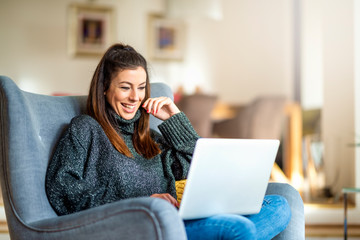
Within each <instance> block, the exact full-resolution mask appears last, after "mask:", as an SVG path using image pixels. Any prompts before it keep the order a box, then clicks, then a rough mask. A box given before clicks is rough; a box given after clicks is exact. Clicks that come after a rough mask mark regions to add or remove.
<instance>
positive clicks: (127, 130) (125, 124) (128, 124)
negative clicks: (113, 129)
mask: <svg viewBox="0 0 360 240" xmlns="http://www.w3.org/2000/svg"><path fill="white" fill-rule="evenodd" d="M111 113H112V114H113V116H114V117H115V120H116V123H117V125H118V128H119V130H120V131H121V133H122V134H133V133H134V128H135V122H136V121H138V120H139V119H140V116H141V111H140V109H139V110H137V112H136V114H135V116H134V117H133V118H132V119H129V120H126V119H124V118H122V117H121V116H119V115H118V114H117V113H116V112H115V111H113V110H112V111H111Z"/></svg>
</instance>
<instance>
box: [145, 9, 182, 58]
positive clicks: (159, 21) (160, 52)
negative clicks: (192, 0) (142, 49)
mask: <svg viewBox="0 0 360 240" xmlns="http://www.w3.org/2000/svg"><path fill="white" fill-rule="evenodd" d="M184 51H185V23H184V22H183V21H182V20H179V19H170V18H163V17H161V16H156V15H151V16H150V17H149V56H150V57H151V58H152V59H154V60H183V58H184Z"/></svg>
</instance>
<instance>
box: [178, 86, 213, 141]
mask: <svg viewBox="0 0 360 240" xmlns="http://www.w3.org/2000/svg"><path fill="white" fill-rule="evenodd" d="M216 100H217V96H215V95H207V94H200V93H197V94H193V95H185V96H183V97H181V99H180V101H179V103H178V107H179V108H180V110H181V111H183V112H184V113H185V114H186V116H187V117H188V118H189V120H190V122H191V124H192V125H193V127H194V129H195V130H196V132H197V133H198V134H199V135H200V136H201V137H211V136H212V127H213V121H212V119H211V112H212V110H213V109H214V106H215V103H216Z"/></svg>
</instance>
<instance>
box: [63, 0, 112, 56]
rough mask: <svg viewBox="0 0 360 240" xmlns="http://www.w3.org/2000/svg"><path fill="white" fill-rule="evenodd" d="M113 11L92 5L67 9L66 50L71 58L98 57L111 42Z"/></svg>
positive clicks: (109, 8) (73, 5)
mask: <svg viewBox="0 0 360 240" xmlns="http://www.w3.org/2000/svg"><path fill="white" fill-rule="evenodd" d="M113 22H114V21H113V9H112V8H111V7H108V6H98V5H93V4H88V5H85V4H71V5H69V8H68V50H69V54H70V55H71V56H89V55H92V56H100V55H102V54H103V53H104V52H105V51H106V49H107V48H108V47H109V45H110V44H111V43H112V41H113V35H114V26H113Z"/></svg>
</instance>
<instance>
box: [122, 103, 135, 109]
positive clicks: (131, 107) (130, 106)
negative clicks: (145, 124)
mask: <svg viewBox="0 0 360 240" xmlns="http://www.w3.org/2000/svg"><path fill="white" fill-rule="evenodd" d="M123 106H124V107H126V108H130V109H134V108H135V105H127V104H123Z"/></svg>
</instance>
